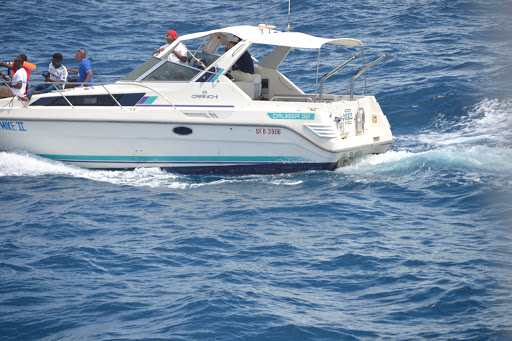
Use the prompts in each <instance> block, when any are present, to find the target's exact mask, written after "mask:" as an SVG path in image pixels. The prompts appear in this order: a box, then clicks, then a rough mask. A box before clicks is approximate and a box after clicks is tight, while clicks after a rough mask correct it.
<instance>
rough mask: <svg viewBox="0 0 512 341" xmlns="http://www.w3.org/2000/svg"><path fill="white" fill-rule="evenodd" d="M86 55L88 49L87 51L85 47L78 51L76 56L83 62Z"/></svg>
mask: <svg viewBox="0 0 512 341" xmlns="http://www.w3.org/2000/svg"><path fill="white" fill-rule="evenodd" d="M86 55H87V51H85V49H80V50H78V51H76V56H75V58H76V60H78V61H79V62H81V61H82V59H84V58H85V56H86Z"/></svg>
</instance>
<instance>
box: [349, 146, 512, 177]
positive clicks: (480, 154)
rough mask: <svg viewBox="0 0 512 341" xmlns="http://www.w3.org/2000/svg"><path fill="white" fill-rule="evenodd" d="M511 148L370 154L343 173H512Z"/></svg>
mask: <svg viewBox="0 0 512 341" xmlns="http://www.w3.org/2000/svg"><path fill="white" fill-rule="evenodd" d="M510 160H512V150H511V149H509V148H497V147H493V148H491V147H487V146H480V145H473V146H462V147H456V146H447V147H443V148H435V149H431V150H427V151H421V152H410V151H388V152H387V153H384V154H378V155H367V156H365V157H363V158H361V159H359V160H356V162H355V163H354V164H352V165H349V166H348V167H344V168H340V172H343V173H347V174H354V173H374V174H377V173H381V174H385V173H393V174H397V173H403V172H405V173H414V172H416V171H419V170H422V169H423V170H428V169H431V168H436V169H450V170H452V171H456V170H461V171H464V172H484V173H487V174H498V175H503V176H508V177H510V176H512V162H511V161H510Z"/></svg>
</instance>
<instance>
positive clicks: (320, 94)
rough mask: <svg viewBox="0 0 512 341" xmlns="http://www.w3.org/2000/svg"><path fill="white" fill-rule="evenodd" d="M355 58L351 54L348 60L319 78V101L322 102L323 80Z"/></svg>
mask: <svg viewBox="0 0 512 341" xmlns="http://www.w3.org/2000/svg"><path fill="white" fill-rule="evenodd" d="M356 58H357V56H356V55H353V56H352V58H350V59H349V60H347V61H346V62H344V63H343V64H341V65H340V66H338V67H337V68H335V69H333V70H332V71H330V72H328V73H326V74H325V75H324V76H323V77H322V79H321V80H320V87H319V90H318V93H319V96H320V97H319V102H320V103H322V99H323V95H324V91H323V88H324V82H325V81H326V80H327V79H328V78H329V77H331V76H332V75H334V74H335V73H336V72H338V71H340V70H341V69H343V68H344V67H345V66H347V65H348V64H349V63H351V62H352V61H354V60H355V59H356Z"/></svg>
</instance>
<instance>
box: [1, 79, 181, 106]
mask: <svg viewBox="0 0 512 341" xmlns="http://www.w3.org/2000/svg"><path fill="white" fill-rule="evenodd" d="M2 83H10V82H7V81H0V84H2ZM24 83H28V82H24ZM30 83H31V84H34V83H35V84H51V85H52V86H53V87H54V88H55V90H53V91H57V92H58V93H59V94H60V95H61V96H62V97H64V99H65V100H66V102H68V104H69V106H70V107H71V108H73V109H74V108H75V106H74V105H73V104H72V103H71V102H70V101H69V99H68V98H67V97H66V96H71V95H74V93H70V92H68V91H67V90H70V89H73V88H74V87H73V88H69V89H60V88H58V87H57V85H69V84H82V83H78V82H34V81H30ZM111 84H116V83H107V84H99V83H95V84H93V86H92V87H95V86H97V87H102V88H103V89H104V90H105V92H106V93H107V94H108V95H110V97H111V98H112V99H113V100H114V102H115V103H116V104H117V106H119V108H121V109H122V108H123V106H122V105H121V103H119V101H118V100H117V99H116V98H115V97H114V95H112V93H111V92H110V91H109V90H108V89H107V88H106V86H107V85H111ZM117 84H120V85H130V86H136V87H141V88H145V89H148V90H150V91H152V92H154V93H156V94H157V95H159V96H160V97H162V98H163V99H165V100H166V101H167V103H169V104H170V105H172V107H173V108H174V109H177V108H176V107H175V106H174V104H173V103H172V102H171V101H170V100H169V99H168V98H167V97H166V96H164V95H162V94H161V93H160V92H158V91H156V90H155V89H153V88H151V87H149V86H146V85H143V84H138V83H133V82H119V83H117ZM92 87H91V88H92ZM11 91H12V90H11ZM53 91H52V92H53ZM14 98H18V99H19V100H20V102H21V103H22V104H23V106H24V107H25V108H28V106H29V105H30V104H28V103H29V102H27V101H22V100H21V99H20V98H19V96H17V95H15V94H14V93H13V97H12V99H11V101H10V102H9V103H7V104H6V105H8V104H10V103H12V101H13V100H14ZM27 104H28V105H27ZM6 105H5V106H6ZM5 106H4V107H5ZM4 107H3V108H4ZM3 108H2V109H3Z"/></svg>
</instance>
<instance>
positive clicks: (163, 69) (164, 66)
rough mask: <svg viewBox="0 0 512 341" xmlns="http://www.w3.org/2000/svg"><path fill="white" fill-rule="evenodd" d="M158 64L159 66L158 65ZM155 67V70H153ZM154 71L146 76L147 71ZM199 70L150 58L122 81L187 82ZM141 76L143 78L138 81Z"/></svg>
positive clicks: (199, 70)
mask: <svg viewBox="0 0 512 341" xmlns="http://www.w3.org/2000/svg"><path fill="white" fill-rule="evenodd" d="M158 64H160V65H158ZM155 67H156V68H155ZM152 69H154V70H153V71H151V73H149V74H148V75H145V74H146V73H148V71H150V70H152ZM201 71H203V70H201V69H198V68H196V67H191V66H188V65H182V64H178V63H173V62H171V61H168V60H162V59H159V58H156V57H153V58H151V59H150V60H148V61H147V62H145V63H144V64H142V65H141V66H139V67H138V68H136V69H135V70H133V71H132V72H130V73H129V74H128V75H127V76H126V77H124V78H123V79H122V80H124V81H136V80H140V81H143V82H155V81H163V82H188V81H190V80H191V79H193V78H194V77H195V76H196V75H197V74H198V73H200V72H201ZM142 76H144V78H142V79H140V78H141V77H142Z"/></svg>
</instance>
